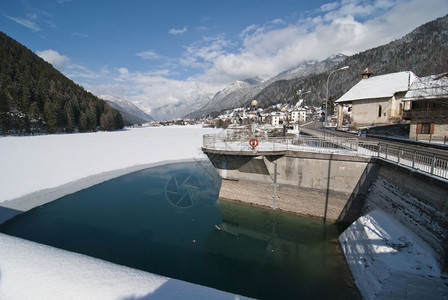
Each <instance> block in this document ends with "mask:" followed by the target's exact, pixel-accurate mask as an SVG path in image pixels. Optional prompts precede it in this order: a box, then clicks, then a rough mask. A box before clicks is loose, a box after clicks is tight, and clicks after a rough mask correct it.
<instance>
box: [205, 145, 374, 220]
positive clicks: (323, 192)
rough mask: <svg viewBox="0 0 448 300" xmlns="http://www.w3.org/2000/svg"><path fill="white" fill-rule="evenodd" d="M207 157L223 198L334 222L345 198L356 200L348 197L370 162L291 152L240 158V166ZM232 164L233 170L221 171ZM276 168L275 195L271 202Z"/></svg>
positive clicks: (336, 156)
mask: <svg viewBox="0 0 448 300" xmlns="http://www.w3.org/2000/svg"><path fill="white" fill-rule="evenodd" d="M210 158H211V160H212V162H213V164H214V165H215V166H217V170H218V172H219V173H220V175H221V177H222V178H223V179H224V180H223V183H222V187H221V193H220V197H221V198H225V199H228V200H236V201H243V202H248V203H252V204H255V205H260V206H266V207H272V206H274V205H275V206H276V207H277V208H279V209H281V210H285V211H289V212H293V213H298V214H302V215H307V216H312V217H319V218H324V219H326V220H333V221H335V220H338V219H339V218H340V216H341V215H343V214H345V213H346V212H347V211H348V209H347V203H348V200H349V199H350V200H351V202H353V201H354V199H355V198H356V197H353V195H352V194H353V192H354V191H358V190H356V187H357V186H359V181H360V179H361V178H362V177H363V176H362V175H363V174H364V173H365V170H366V168H367V166H368V165H371V164H372V162H371V159H370V158H364V157H357V156H349V155H335V154H323V153H308V152H292V151H288V152H287V154H286V155H285V156H281V157H270V156H265V157H255V158H252V159H251V160H248V158H247V157H241V159H240V160H241V163H236V162H235V161H236V160H238V158H237V157H232V158H227V157H226V156H212V157H210ZM226 160H229V161H231V162H228V161H226ZM230 165H231V166H237V167H234V168H225V167H223V166H230ZM275 169H277V184H278V189H277V196H278V197H277V198H276V201H275V203H274V200H273V194H274V185H273V182H274V174H275ZM351 202H350V203H351ZM355 202H356V201H355ZM358 206H359V205H358ZM359 211H360V207H359V209H358V214H359Z"/></svg>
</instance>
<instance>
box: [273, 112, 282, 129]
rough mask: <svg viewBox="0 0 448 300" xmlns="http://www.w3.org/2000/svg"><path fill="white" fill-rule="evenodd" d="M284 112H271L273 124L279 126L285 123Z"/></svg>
mask: <svg viewBox="0 0 448 300" xmlns="http://www.w3.org/2000/svg"><path fill="white" fill-rule="evenodd" d="M283 119H284V114H283V113H280V112H273V113H272V114H271V125H272V126H279V125H281V124H283Z"/></svg>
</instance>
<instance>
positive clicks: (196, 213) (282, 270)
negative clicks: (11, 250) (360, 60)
mask: <svg viewBox="0 0 448 300" xmlns="http://www.w3.org/2000/svg"><path fill="white" fill-rule="evenodd" d="M220 186H221V179H220V177H219V175H218V174H217V173H216V171H215V169H214V168H213V166H212V165H211V164H210V163H208V161H200V162H197V161H193V162H188V163H177V164H171V165H165V166H160V167H155V168H150V169H147V170H143V171H139V172H135V173H132V174H129V175H126V176H123V177H120V178H116V179H113V180H109V181H107V182H104V183H102V184H99V185H96V186H94V187H92V188H89V189H86V190H83V191H80V192H77V193H75V194H72V195H67V196H66V197H63V198H61V199H59V200H57V201H55V202H52V203H49V204H47V205H44V206H42V207H39V208H36V209H34V210H32V211H30V212H28V213H25V214H23V215H20V216H18V217H16V218H14V219H12V220H10V221H9V222H7V223H5V224H4V225H2V226H1V227H0V231H2V232H5V233H8V234H11V235H15V236H19V237H22V238H26V239H29V240H33V241H37V242H40V243H44V244H48V245H52V246H55V247H59V248H62V249H67V250H70V251H74V252H79V253H83V254H87V255H90V256H93V257H98V258H101V259H105V260H108V261H111V262H115V263H118V264H123V265H126V266H130V267H133V268H138V269H142V270H146V271H150V272H153V273H157V274H162V275H166V276H170V277H173V278H178V279H182V280H186V281H189V282H194V283H199V284H202V285H206V286H211V287H214V288H217V289H222V290H226V291H231V292H234V293H238V294H243V295H247V296H251V297H256V298H263V299H268V298H271V299H278V298H283V299H285V298H290V299H295V298H298V297H310V298H311V297H312V298H329V297H331V298H344V299H346V298H357V293H356V290H355V289H354V288H353V285H352V283H351V280H350V275H349V273H348V270H347V268H346V266H345V263H344V262H343V260H342V259H341V258H342V255H341V252H340V251H339V250H338V248H337V243H336V242H335V241H336V237H337V235H338V232H337V229H336V227H335V226H332V225H326V224H324V223H323V222H322V221H320V220H314V219H308V218H299V217H297V216H292V215H289V214H282V213H278V212H274V211H270V210H264V209H258V208H254V207H250V206H246V205H241V204H237V203H231V202H225V201H217V199H218V195H219V189H220Z"/></svg>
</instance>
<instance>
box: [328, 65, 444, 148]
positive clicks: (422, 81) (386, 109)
mask: <svg viewBox="0 0 448 300" xmlns="http://www.w3.org/2000/svg"><path fill="white" fill-rule="evenodd" d="M447 74H448V73H445V74H440V75H433V76H428V77H423V78H419V77H418V76H417V75H415V74H414V73H412V72H410V71H404V72H397V73H390V74H385V75H380V76H372V75H373V72H372V71H371V70H370V69H368V68H367V69H366V70H364V72H363V73H362V76H363V77H362V79H361V80H360V81H359V82H358V83H357V84H356V85H354V86H353V87H352V88H351V89H350V90H349V91H348V92H347V93H345V94H344V95H342V97H340V98H339V99H338V100H337V101H336V102H335V103H336V104H337V105H338V119H337V127H338V128H339V129H341V128H343V127H349V128H350V129H360V128H367V127H373V126H382V125H391V124H400V123H405V124H409V123H410V132H409V138H410V139H413V140H433V141H435V140H442V141H443V140H444V139H445V140H446V137H447V136H448V77H447Z"/></svg>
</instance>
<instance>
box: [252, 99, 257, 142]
mask: <svg viewBox="0 0 448 300" xmlns="http://www.w3.org/2000/svg"><path fill="white" fill-rule="evenodd" d="M250 105H251V106H252V107H253V111H254V113H255V109H256V108H257V105H258V101H257V100H255V99H254V100H252V101H251V102H250ZM256 121H257V119H256V115H255V122H256ZM252 135H253V136H255V126H254V122H253V121H252Z"/></svg>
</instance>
